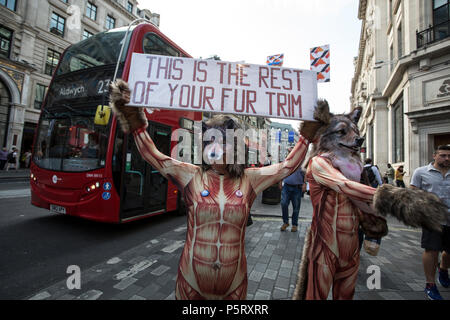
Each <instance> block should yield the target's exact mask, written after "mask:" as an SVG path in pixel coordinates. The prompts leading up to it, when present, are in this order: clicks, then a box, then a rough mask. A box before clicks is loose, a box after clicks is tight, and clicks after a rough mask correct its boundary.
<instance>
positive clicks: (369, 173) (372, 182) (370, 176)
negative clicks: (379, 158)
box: [364, 166, 378, 188]
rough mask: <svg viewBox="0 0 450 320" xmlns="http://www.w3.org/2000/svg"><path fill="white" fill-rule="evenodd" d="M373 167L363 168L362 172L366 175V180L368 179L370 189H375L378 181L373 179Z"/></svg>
mask: <svg viewBox="0 0 450 320" xmlns="http://www.w3.org/2000/svg"><path fill="white" fill-rule="evenodd" d="M372 167H373V166H370V167H364V171H365V172H366V174H367V178H368V179H369V183H370V185H371V186H372V187H374V188H375V187H377V186H378V181H377V178H376V177H375V173H374V172H373V170H372Z"/></svg>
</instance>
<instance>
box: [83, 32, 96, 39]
mask: <svg viewBox="0 0 450 320" xmlns="http://www.w3.org/2000/svg"><path fill="white" fill-rule="evenodd" d="M93 35H94V34H93V33H91V32H89V31H87V30H84V31H83V39H82V40H86V39H87V38H90V37H92V36H93Z"/></svg>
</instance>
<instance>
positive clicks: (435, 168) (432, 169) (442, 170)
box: [411, 145, 450, 300]
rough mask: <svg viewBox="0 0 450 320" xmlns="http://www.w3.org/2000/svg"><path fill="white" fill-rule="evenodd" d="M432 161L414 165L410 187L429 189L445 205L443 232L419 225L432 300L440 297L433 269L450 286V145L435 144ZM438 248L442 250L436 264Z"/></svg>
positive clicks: (427, 286)
mask: <svg viewBox="0 0 450 320" xmlns="http://www.w3.org/2000/svg"><path fill="white" fill-rule="evenodd" d="M433 160H434V161H433V162H431V163H430V164H429V165H427V166H423V167H420V168H417V169H416V170H415V171H414V174H413V176H412V179H411V187H412V188H418V189H422V190H425V191H427V192H432V193H434V194H435V195H437V196H438V197H439V198H440V199H441V200H442V202H444V203H445V204H446V205H447V207H448V209H447V221H444V223H445V225H443V226H442V232H436V231H431V230H427V229H425V228H422V243H421V246H422V248H423V249H424V252H423V254H422V263H423V267H424V272H425V278H426V285H425V293H426V294H427V296H428V298H429V299H431V300H442V296H441V294H440V293H439V290H438V289H437V286H436V283H435V276H436V269H437V268H438V267H439V277H438V281H439V283H440V284H441V285H442V286H443V287H444V288H448V287H450V279H449V275H448V269H449V268H450V145H442V146H438V147H437V149H436V151H435V152H434V155H433ZM439 252H442V255H441V262H440V264H439V265H438V259H439Z"/></svg>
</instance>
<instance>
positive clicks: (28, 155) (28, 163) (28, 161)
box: [24, 150, 31, 168]
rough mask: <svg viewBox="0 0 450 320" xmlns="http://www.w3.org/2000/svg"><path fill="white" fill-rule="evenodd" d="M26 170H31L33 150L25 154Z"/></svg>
mask: <svg viewBox="0 0 450 320" xmlns="http://www.w3.org/2000/svg"><path fill="white" fill-rule="evenodd" d="M24 162H25V168H29V167H30V162H31V150H27V152H25V161H24Z"/></svg>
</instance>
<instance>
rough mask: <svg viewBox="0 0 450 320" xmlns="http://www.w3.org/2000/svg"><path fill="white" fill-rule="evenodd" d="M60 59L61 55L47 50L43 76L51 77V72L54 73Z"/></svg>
mask: <svg viewBox="0 0 450 320" xmlns="http://www.w3.org/2000/svg"><path fill="white" fill-rule="evenodd" d="M60 57H61V54H60V53H59V52H57V51H54V50H52V49H48V52H47V61H46V62H45V74H48V75H49V76H51V75H53V71H55V69H56V66H57V65H58V62H59V58H60Z"/></svg>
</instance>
